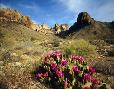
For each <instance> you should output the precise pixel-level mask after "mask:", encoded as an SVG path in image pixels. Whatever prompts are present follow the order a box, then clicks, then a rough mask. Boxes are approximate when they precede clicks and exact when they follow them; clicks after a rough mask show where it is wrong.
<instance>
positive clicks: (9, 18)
mask: <svg viewBox="0 0 114 89" xmlns="http://www.w3.org/2000/svg"><path fill="white" fill-rule="evenodd" d="M0 21H1V22H4V23H9V22H15V23H19V24H22V25H24V26H26V27H29V28H31V20H30V17H28V16H23V15H22V14H21V13H19V12H18V11H17V10H13V9H10V8H0Z"/></svg>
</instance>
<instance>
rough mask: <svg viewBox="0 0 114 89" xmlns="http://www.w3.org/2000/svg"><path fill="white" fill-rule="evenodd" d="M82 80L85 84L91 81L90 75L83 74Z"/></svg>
mask: <svg viewBox="0 0 114 89" xmlns="http://www.w3.org/2000/svg"><path fill="white" fill-rule="evenodd" d="M84 80H85V81H86V82H87V81H90V80H91V75H90V74H85V75H84Z"/></svg>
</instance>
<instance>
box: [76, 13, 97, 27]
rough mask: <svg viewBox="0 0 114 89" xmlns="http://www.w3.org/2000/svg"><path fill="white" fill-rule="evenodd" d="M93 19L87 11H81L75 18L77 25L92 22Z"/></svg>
mask: <svg viewBox="0 0 114 89" xmlns="http://www.w3.org/2000/svg"><path fill="white" fill-rule="evenodd" d="M94 22H95V20H94V19H93V18H91V16H90V15H89V14H88V13H87V12H81V13H79V15H78V18H77V24H78V26H85V25H90V24H94Z"/></svg>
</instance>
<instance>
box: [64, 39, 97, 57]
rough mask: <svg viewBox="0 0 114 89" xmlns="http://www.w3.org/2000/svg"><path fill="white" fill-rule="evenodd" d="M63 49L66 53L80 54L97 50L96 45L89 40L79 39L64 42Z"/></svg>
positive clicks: (84, 54) (87, 53) (83, 54)
mask: <svg viewBox="0 0 114 89" xmlns="http://www.w3.org/2000/svg"><path fill="white" fill-rule="evenodd" d="M62 50H63V52H64V53H65V54H66V55H71V54H78V55H82V56H86V55H89V54H91V53H93V52H95V50H96V47H95V46H94V45H91V44H90V43H89V42H88V41H85V40H83V39H78V40H73V41H69V42H68V43H66V44H64V46H63V47H62Z"/></svg>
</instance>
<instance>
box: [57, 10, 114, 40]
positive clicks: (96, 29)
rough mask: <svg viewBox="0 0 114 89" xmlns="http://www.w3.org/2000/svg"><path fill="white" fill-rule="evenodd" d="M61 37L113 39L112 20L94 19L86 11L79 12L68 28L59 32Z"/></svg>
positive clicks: (113, 24) (113, 23)
mask: <svg viewBox="0 0 114 89" xmlns="http://www.w3.org/2000/svg"><path fill="white" fill-rule="evenodd" d="M59 36H61V37H66V38H84V39H114V22H113V21H112V22H99V21H95V20H94V19H93V18H91V16H90V15H89V14H88V13H87V12H81V13H80V14H79V15H78V18H77V21H76V22H75V23H74V24H73V25H72V26H71V27H70V28H69V30H67V31H64V32H61V33H60V34H59Z"/></svg>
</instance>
